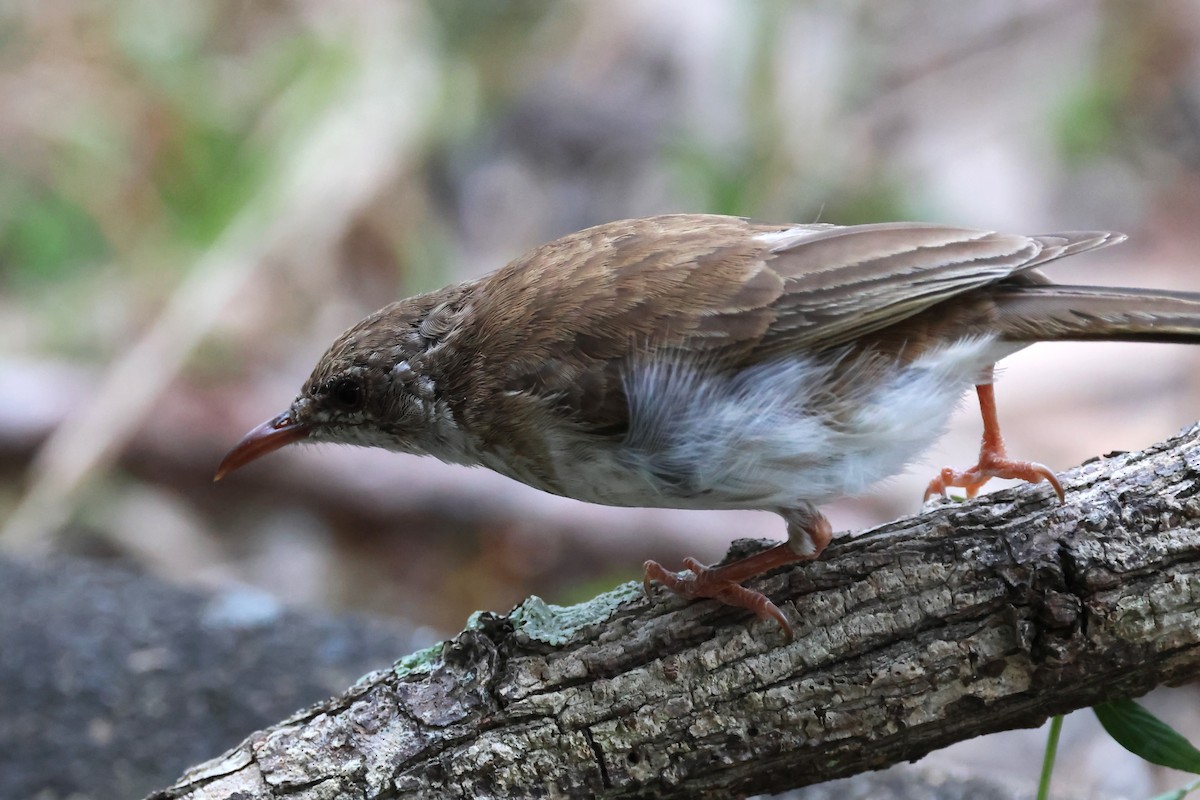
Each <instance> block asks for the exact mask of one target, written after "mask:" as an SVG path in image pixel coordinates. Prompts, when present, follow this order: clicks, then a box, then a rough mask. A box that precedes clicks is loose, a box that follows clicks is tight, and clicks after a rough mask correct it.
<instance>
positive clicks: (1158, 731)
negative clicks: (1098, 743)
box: [1092, 700, 1200, 774]
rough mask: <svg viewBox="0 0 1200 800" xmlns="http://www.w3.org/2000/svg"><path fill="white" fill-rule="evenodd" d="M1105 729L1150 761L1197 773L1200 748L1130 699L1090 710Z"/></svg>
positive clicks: (1123, 744)
mask: <svg viewBox="0 0 1200 800" xmlns="http://www.w3.org/2000/svg"><path fill="white" fill-rule="evenodd" d="M1092 711H1094V712H1095V713H1096V717H1097V718H1098V719H1099V720H1100V724H1101V725H1103V726H1104V730H1106V731H1108V735H1109V736H1111V737H1112V738H1113V739H1115V740H1116V742H1117V744H1119V745H1121V746H1122V747H1124V748H1125V749H1126V750H1128V751H1129V752H1131V753H1133V754H1134V755H1136V756H1140V757H1141V758H1144V759H1145V760H1146V761H1149V762H1150V763H1151V764H1158V765H1159V766H1162V767H1170V768H1171V769H1178V770H1183V771H1184V772H1193V773H1196V774H1200V750H1197V749H1196V748H1195V747H1193V746H1192V744H1191V742H1189V741H1188V740H1187V739H1185V738H1183V737H1182V736H1180V735H1179V734H1178V733H1176V732H1175V731H1174V730H1173V729H1172V728H1171V727H1170V726H1169V725H1167V724H1166V723H1165V722H1163V721H1162V720H1160V719H1159V718H1158V717H1156V716H1154V715H1153V714H1151V713H1150V712H1149V711H1147V710H1146V709H1144V708H1142V707H1141V706H1139V705H1138V704H1137V703H1135V702H1133V701H1132V700H1114V701H1112V702H1110V703H1102V704H1100V705H1098V706H1096V707H1095V708H1093V709H1092Z"/></svg>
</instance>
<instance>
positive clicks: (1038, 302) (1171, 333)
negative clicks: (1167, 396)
mask: <svg viewBox="0 0 1200 800" xmlns="http://www.w3.org/2000/svg"><path fill="white" fill-rule="evenodd" d="M992 298H993V299H994V300H995V301H996V307H997V309H998V310H999V315H1000V316H999V320H998V321H999V324H1000V328H1001V330H1002V331H1003V332H1004V333H1003V336H1004V338H1006V339H1009V340H1011V341H1018V342H1045V341H1077V342H1078V341H1089V340H1108V341H1126V342H1182V343H1184V344H1200V294H1197V293H1190V292H1169V291H1161V290H1155V289H1117V288H1112V289H1110V288H1105V287H1098V286H1062V285H1059V284H1044V285H1031V286H1014V287H1012V288H1011V289H1002V290H999V291H997V292H995V293H994V294H993V295H992Z"/></svg>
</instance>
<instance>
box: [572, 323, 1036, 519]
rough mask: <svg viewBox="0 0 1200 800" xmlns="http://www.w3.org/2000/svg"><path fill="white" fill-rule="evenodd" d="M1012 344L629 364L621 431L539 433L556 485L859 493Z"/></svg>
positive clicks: (941, 423) (926, 439) (628, 499)
mask: <svg viewBox="0 0 1200 800" xmlns="http://www.w3.org/2000/svg"><path fill="white" fill-rule="evenodd" d="M1015 349H1018V348H1014V347H1012V346H1010V345H1007V344H1003V343H999V342H996V341H995V340H994V339H991V338H973V339H966V340H961V341H959V342H956V343H954V344H952V345H950V346H947V347H944V348H939V349H938V350H936V351H933V352H930V353H927V354H925V355H924V356H922V357H921V358H920V359H919V360H918V361H916V362H913V363H912V364H908V365H900V364H896V363H894V362H893V363H886V364H883V365H881V364H880V362H879V357H878V356H876V357H875V358H874V360H873V361H871V363H870V364H869V366H868V365H867V362H866V360H864V361H863V362H862V365H861V366H862V368H861V369H859V365H854V364H847V363H845V362H844V361H843V362H841V363H839V362H837V361H833V360H830V359H828V358H826V359H824V360H820V359H815V358H805V357H789V358H786V359H783V360H779V361H775V362H771V363H768V364H763V365H760V366H756V367H753V368H751V369H749V370H746V371H744V372H742V373H740V374H737V375H734V376H717V375H713V374H711V373H705V372H704V371H702V370H698V369H696V368H694V367H691V366H689V365H687V364H682V365H680V364H669V363H667V364H664V363H650V364H648V365H646V366H645V367H642V368H639V369H636V370H634V371H633V374H631V375H630V376H628V379H627V382H626V391H627V394H628V397H629V402H630V430H629V434H628V436H627V437H626V438H625V440H624V441H623V442H622V443H620V444H612V445H610V446H603V447H596V446H594V445H593V446H586V447H585V446H581V443H580V442H578V441H571V442H567V441H563V442H554V443H549V444H550V450H551V452H553V453H555V454H556V460H557V462H558V463H557V464H556V473H557V476H558V479H559V483H560V488H561V493H562V494H565V495H567V496H570V497H575V498H577V499H580V500H585V501H589V502H594V503H603V504H606V505H620V506H658V507H669V508H698V509H720V508H757V509H779V508H788V507H792V506H795V505H796V503H797V502H799V501H809V502H813V503H820V502H823V501H827V500H829V499H832V498H835V497H839V496H843V495H848V494H857V493H860V492H862V491H863V490H865V489H866V488H868V487H869V486H871V485H872V484H873V483H875V482H876V481H878V480H880V479H882V478H885V477H887V476H889V475H893V474H895V473H897V472H899V471H900V470H901V469H903V468H904V466H905V465H906V464H907V463H908V462H910V461H911V460H913V459H914V458H916V457H917V456H919V455H920V454H921V452H923V451H924V450H925V449H926V448H927V447H928V446H929V445H930V444H932V443H933V442H934V441H935V440H936V439H937V438H938V436H940V435H941V433H942V431H943V429H944V427H945V424H946V420H947V418H948V417H949V415H950V413H951V412H952V411H953V410H954V408H955V405H956V404H957V403H958V401H959V398H960V397H962V395H963V393H964V392H965V391H966V390H967V389H968V388H970V386H971V385H972V384H974V383H976V382H978V381H979V380H980V377H981V374H982V373H983V372H984V371H985V370H986V368H987V367H989V366H990V365H991V364H993V363H995V361H996V360H998V359H999V358H1000V357H1002V356H1004V355H1007V354H1008V353H1010V352H1013V351H1014V350H1015Z"/></svg>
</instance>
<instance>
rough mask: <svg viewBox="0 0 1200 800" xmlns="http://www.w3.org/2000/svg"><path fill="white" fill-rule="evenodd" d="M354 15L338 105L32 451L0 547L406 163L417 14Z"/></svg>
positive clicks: (55, 519) (419, 65) (64, 493)
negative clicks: (242, 305) (275, 272)
mask: <svg viewBox="0 0 1200 800" xmlns="http://www.w3.org/2000/svg"><path fill="white" fill-rule="evenodd" d="M360 11H361V12H362V13H359V14H356V15H344V16H342V17H341V19H343V20H352V21H353V23H354V27H353V29H351V30H342V31H339V33H340V34H341V35H342V36H344V37H345V39H346V40H348V41H350V42H351V43H352V47H353V52H354V53H355V55H356V56H357V60H356V62H355V64H354V65H353V66H352V67H351V68H350V69H349V70H348V71H347V75H346V78H345V85H344V88H343V89H342V91H341V92H340V94H339V96H338V99H337V100H336V101H334V102H333V104H332V105H331V106H330V107H328V108H327V109H325V110H324V112H323V113H321V114H320V115H319V116H318V117H317V119H316V120H315V121H314V123H313V124H312V126H311V128H310V130H309V133H308V134H307V136H305V137H302V138H301V139H300V140H298V141H297V142H296V144H295V146H294V147H292V148H291V149H289V150H287V151H286V152H284V153H283V154H281V155H280V157H279V158H278V161H277V165H278V166H277V167H276V168H275V170H274V174H273V175H272V176H271V177H269V178H268V179H267V180H266V181H265V182H264V184H263V188H262V189H261V191H260V192H259V193H258V195H257V196H256V197H254V198H253V199H252V200H250V201H249V202H248V203H247V204H246V206H245V207H244V208H243V209H242V210H241V212H240V213H238V214H237V216H236V217H235V218H234V219H233V221H232V222H231V223H230V224H229V225H228V227H227V228H226V229H225V231H224V233H223V234H222V235H221V236H220V237H219V238H218V240H217V241H216V242H215V243H214V244H213V246H212V247H211V248H209V249H208V251H207V252H205V253H203V254H202V255H201V256H200V257H199V258H198V259H197V260H196V262H195V264H194V265H193V266H192V268H191V270H190V271H189V273H188V276H187V278H185V279H184V281H183V282H182V283H181V284H180V285H179V287H178V288H177V289H176V290H175V292H174V294H173V296H172V297H171V299H170V300H169V301H168V303H167V305H166V306H165V308H164V309H163V311H162V313H161V314H160V315H159V317H158V319H157V320H156V321H155V322H154V323H153V324H152V325H151V326H150V327H149V328H148V329H147V330H146V332H145V333H144V334H143V335H142V337H141V338H140V339H139V340H138V341H137V342H135V343H134V344H133V345H132V346H131V347H130V348H129V349H128V350H127V351H126V352H125V353H124V355H123V356H121V357H120V358H119V359H118V360H117V361H116V362H115V363H113V364H112V365H111V367H110V368H109V369H108V371H107V373H106V374H105V375H104V377H103V378H102V380H101V381H100V384H99V386H98V388H97V390H96V393H95V395H94V396H93V397H92V398H91V399H90V400H89V401H88V402H86V403H85V404H84V405H83V406H81V407H80V408H79V410H78V412H77V413H75V414H74V415H72V416H71V417H69V418H68V419H67V420H65V421H64V422H63V424H62V425H61V426H60V427H59V428H58V429H57V430H56V431H55V432H54V434H53V435H52V436H51V437H50V439H49V440H48V441H47V442H46V444H45V445H44V446H43V448H42V449H41V451H40V452H39V454H38V456H37V458H36V460H35V462H34V465H33V467H32V469H31V472H30V483H29V487H28V490H27V492H26V493H25V495H24V497H23V498H22V499H21V501H20V503H19V504H18V506H17V508H16V509H15V511H14V512H13V514H12V515H11V516H10V517H9V519H8V520H7V523H6V525H5V527H4V529H3V532H2V535H0V542H2V545H3V546H4V547H7V548H8V549H10V550H24V551H29V550H35V549H46V548H47V547H48V546H49V541H48V534H49V533H51V532H53V531H54V530H56V529H57V528H58V527H59V526H60V525H62V523H63V522H65V521H66V520H67V519H69V517H70V515H71V513H72V510H73V508H74V502H75V498H76V495H77V493H78V491H79V489H80V487H81V486H83V485H84V484H85V482H86V481H87V480H88V479H89V477H90V476H92V475H93V474H95V473H96V472H97V471H98V470H100V469H102V468H103V467H104V466H105V465H106V464H107V463H108V462H109V460H110V459H111V458H112V457H113V455H114V453H115V452H116V451H117V450H119V449H120V447H121V446H122V445H123V444H124V443H125V442H126V440H127V439H128V438H129V437H130V435H131V434H132V433H133V431H134V430H136V429H137V427H138V425H139V424H140V423H141V421H142V420H144V419H145V418H146V417H147V416H148V415H150V414H152V413H153V407H154V403H155V400H156V398H158V396H159V395H160V393H161V391H162V390H163V388H164V387H165V386H166V385H167V384H168V382H169V381H170V380H171V379H172V378H173V377H174V376H175V375H176V374H177V373H178V371H179V369H180V368H181V366H182V365H183V363H184V361H185V360H186V358H187V357H188V355H189V354H190V353H191V352H192V351H193V349H194V348H195V347H196V345H197V344H198V343H199V342H200V341H201V340H202V339H203V338H204V336H205V335H207V334H208V332H209V331H210V330H211V329H212V327H213V326H214V324H216V322H217V320H218V319H219V317H220V314H221V312H222V310H223V309H224V308H225V306H226V305H227V304H228V303H229V301H230V300H231V299H232V298H233V297H234V296H235V295H236V294H237V293H238V291H240V290H241V289H242V287H244V286H246V285H247V282H248V280H249V279H250V278H251V276H253V275H254V274H255V272H256V271H257V270H258V269H259V268H260V267H261V266H262V264H263V263H264V262H265V261H267V260H268V258H270V259H279V260H283V261H285V262H286V261H288V260H292V259H294V258H296V257H302V256H303V255H304V254H311V253H312V252H321V251H324V250H328V249H330V248H331V246H332V245H333V244H334V243H336V241H337V240H338V238H339V237H340V236H341V234H342V233H343V232H344V231H345V229H346V227H347V226H348V225H349V224H350V223H351V221H352V220H353V218H354V216H355V214H356V213H357V212H358V211H359V210H360V209H361V208H363V207H364V206H365V205H366V204H367V203H368V202H369V201H370V200H371V199H372V197H373V196H374V195H375V193H376V192H377V191H378V190H379V187H380V186H381V185H382V184H384V183H385V182H386V181H387V180H388V179H389V178H391V177H392V176H393V174H394V173H395V172H396V171H397V170H398V169H399V168H400V167H401V166H402V165H403V164H404V163H405V161H406V160H408V159H409V158H411V157H412V155H413V153H414V150H415V145H416V143H417V142H418V139H419V137H418V133H419V132H420V130H421V127H422V125H423V122H424V117H423V114H424V113H425V110H427V109H429V108H430V107H431V105H432V104H431V103H430V102H429V101H428V97H429V94H430V93H431V92H433V91H434V88H435V86H434V84H435V81H434V79H433V78H434V76H433V70H432V67H431V65H430V63H429V58H428V52H427V50H426V48H425V47H423V46H422V42H427V41H428V37H422V36H421V35H419V32H420V28H421V26H420V25H419V24H418V23H419V22H420V20H419V19H418V18H417V17H418V15H419V7H416V6H403V7H394V6H390V5H384V4H370V5H363V6H362V8H361V9H360ZM401 17H403V19H401Z"/></svg>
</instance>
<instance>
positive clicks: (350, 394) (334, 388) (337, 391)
mask: <svg viewBox="0 0 1200 800" xmlns="http://www.w3.org/2000/svg"><path fill="white" fill-rule="evenodd" d="M326 394H327V395H328V396H329V399H330V400H331V401H332V402H333V404H334V405H335V406H337V407H338V408H339V409H340V410H342V411H357V410H358V409H360V408H362V406H363V403H364V402H365V401H366V399H367V393H366V392H365V391H363V387H362V384H361V383H359V382H358V381H356V380H355V379H353V378H338V379H337V380H335V381H333V382H332V383H330V384H329V388H328V389H326Z"/></svg>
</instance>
